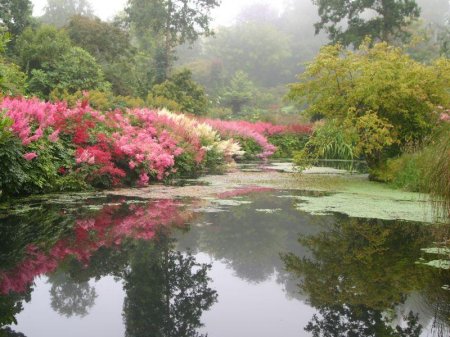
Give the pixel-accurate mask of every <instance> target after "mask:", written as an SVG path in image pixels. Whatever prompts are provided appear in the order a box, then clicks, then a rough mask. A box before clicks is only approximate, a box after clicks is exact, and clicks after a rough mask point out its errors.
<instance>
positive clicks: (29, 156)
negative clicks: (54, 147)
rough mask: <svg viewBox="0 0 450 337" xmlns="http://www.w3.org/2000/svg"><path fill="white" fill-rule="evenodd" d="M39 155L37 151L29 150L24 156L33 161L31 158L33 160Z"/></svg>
mask: <svg viewBox="0 0 450 337" xmlns="http://www.w3.org/2000/svg"><path fill="white" fill-rule="evenodd" d="M37 156H38V155H37V154H36V152H28V153H25V154H24V155H23V157H24V158H25V160H28V161H31V160H33V159H34V158H36V157H37Z"/></svg>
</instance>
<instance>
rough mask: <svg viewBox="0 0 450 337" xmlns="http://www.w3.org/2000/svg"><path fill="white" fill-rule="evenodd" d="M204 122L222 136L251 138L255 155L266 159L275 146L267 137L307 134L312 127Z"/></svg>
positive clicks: (238, 122) (237, 122)
mask: <svg viewBox="0 0 450 337" xmlns="http://www.w3.org/2000/svg"><path fill="white" fill-rule="evenodd" d="M204 122H205V123H207V124H209V125H211V126H212V127H213V128H214V129H216V130H217V131H218V132H219V133H220V135H221V136H223V137H238V138H240V139H243V140H247V139H248V140H252V141H253V142H254V143H256V144H257V145H258V146H259V148H260V150H259V151H260V152H259V153H258V154H257V157H259V158H262V159H267V158H269V157H271V156H272V155H273V154H274V153H275V151H276V150H277V148H276V147H275V146H274V145H273V144H271V143H270V141H269V137H270V136H275V135H286V134H301V135H308V134H310V133H311V131H312V128H311V126H309V125H291V126H288V125H273V124H271V123H265V122H257V123H251V122H247V121H222V120H219V119H205V120H204Z"/></svg>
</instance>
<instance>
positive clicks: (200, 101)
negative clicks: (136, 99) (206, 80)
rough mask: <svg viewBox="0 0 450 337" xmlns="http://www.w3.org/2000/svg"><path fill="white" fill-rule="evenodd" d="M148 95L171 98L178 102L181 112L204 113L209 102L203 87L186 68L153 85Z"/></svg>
mask: <svg viewBox="0 0 450 337" xmlns="http://www.w3.org/2000/svg"><path fill="white" fill-rule="evenodd" d="M150 96H152V97H151V98H156V97H164V98H166V99H168V100H172V101H174V102H176V103H178V105H179V106H180V108H181V110H182V112H187V113H191V114H195V115H204V114H205V113H206V112H207V110H208V103H209V102H208V98H207V97H206V94H205V91H204V89H203V88H202V87H201V86H200V85H199V84H197V83H195V82H194V81H193V80H192V74H191V71H190V70H187V69H185V70H182V71H181V72H178V73H176V74H174V75H173V76H171V77H170V78H169V79H167V80H166V81H164V82H163V83H161V84H157V85H155V86H154V87H153V88H152V90H151V92H150Z"/></svg>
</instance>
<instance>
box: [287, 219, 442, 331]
mask: <svg viewBox="0 0 450 337" xmlns="http://www.w3.org/2000/svg"><path fill="white" fill-rule="evenodd" d="M431 234H432V231H431V230H430V228H428V227H425V226H423V225H422V224H414V223H405V222H398V221H390V222H382V221H379V220H361V219H348V218H341V219H340V220H339V221H338V222H337V223H336V224H335V226H334V228H333V229H332V230H331V231H329V232H323V233H320V234H318V235H313V236H308V237H305V238H301V239H299V242H300V244H301V245H304V246H306V247H308V248H309V249H310V250H311V253H312V256H313V257H312V258H306V257H302V258H301V257H298V256H296V255H295V254H287V255H284V256H283V260H284V262H285V265H286V268H287V270H288V271H290V272H292V273H293V274H295V275H296V276H297V277H298V278H299V279H301V282H300V285H299V286H300V290H301V292H303V293H305V294H307V295H308V296H309V301H310V303H311V304H312V305H313V306H314V307H316V308H317V309H319V312H320V314H321V316H322V317H321V318H318V317H317V316H315V317H314V318H313V320H312V321H311V322H310V324H309V325H308V327H307V329H308V331H311V332H313V333H314V336H385V335H386V336H418V334H419V332H420V329H419V328H420V326H419V325H418V322H417V320H416V319H415V318H414V316H411V315H410V316H409V319H408V322H409V324H410V326H409V328H410V330H408V331H409V332H408V331H406V330H405V331H402V330H394V329H392V328H391V327H390V326H389V325H388V324H387V319H386V317H384V316H385V315H384V313H386V312H391V311H393V310H394V309H395V308H396V306H398V305H399V304H401V303H403V302H404V301H405V299H406V298H407V296H408V295H409V294H411V293H412V292H415V291H419V292H422V293H423V292H426V291H427V289H428V288H429V287H434V288H438V289H439V288H440V286H439V285H437V284H436V282H435V279H436V273H435V272H434V271H430V270H427V269H426V268H423V266H420V265H417V264H415V262H416V261H417V260H418V259H419V258H420V254H421V251H420V248H422V247H424V245H426V243H427V242H431V241H432V236H431ZM441 290H442V289H441ZM358 329H360V330H358ZM352 331H357V332H356V333H353V332H352Z"/></svg>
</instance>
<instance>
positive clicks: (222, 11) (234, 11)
mask: <svg viewBox="0 0 450 337" xmlns="http://www.w3.org/2000/svg"><path fill="white" fill-rule="evenodd" d="M304 1H305V2H310V0H304ZM89 2H90V4H91V5H92V8H93V10H94V12H95V14H96V15H97V16H98V17H99V18H101V19H102V20H110V19H111V18H113V17H114V16H115V15H116V14H117V13H119V12H120V11H121V10H123V8H124V7H125V5H126V2H127V0H91V1H89ZM285 2H287V1H286V0H285V1H283V0H279V1H268V0H266V1H264V0H263V1H261V0H239V1H236V0H222V3H221V5H220V7H219V8H217V9H216V10H214V11H213V17H214V21H215V25H226V26H227V25H231V24H233V23H234V21H235V18H236V16H237V15H238V14H239V13H240V12H241V10H242V9H243V8H245V7H248V6H251V5H253V4H255V3H263V4H268V5H270V6H271V7H273V8H274V9H276V10H278V11H281V10H282V9H283V8H284V7H285ZM32 3H33V5H34V8H33V14H34V15H35V16H40V15H42V14H43V13H44V7H45V5H46V4H47V0H32Z"/></svg>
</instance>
